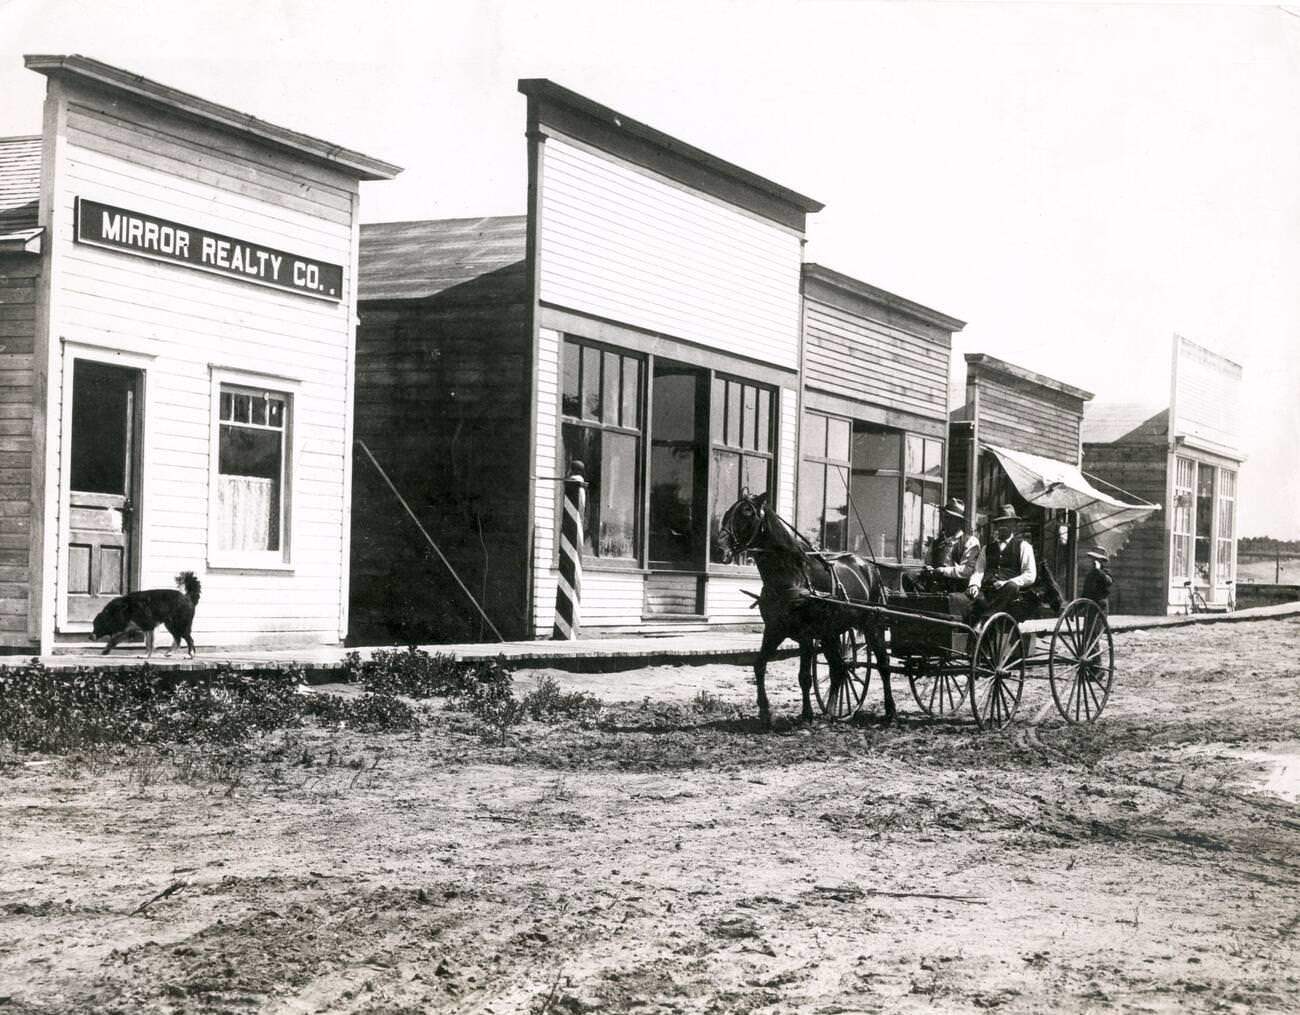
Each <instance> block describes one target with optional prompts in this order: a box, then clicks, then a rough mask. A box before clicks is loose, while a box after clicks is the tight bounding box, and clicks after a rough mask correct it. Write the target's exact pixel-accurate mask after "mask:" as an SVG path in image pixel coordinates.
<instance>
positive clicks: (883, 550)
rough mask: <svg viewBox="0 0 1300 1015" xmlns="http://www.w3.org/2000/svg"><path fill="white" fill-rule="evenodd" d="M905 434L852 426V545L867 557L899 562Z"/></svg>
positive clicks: (864, 425) (850, 514)
mask: <svg viewBox="0 0 1300 1015" xmlns="http://www.w3.org/2000/svg"><path fill="white" fill-rule="evenodd" d="M902 454H903V434H901V433H898V432H896V431H891V430H882V429H880V428H879V427H872V426H868V425H867V424H866V423H854V424H853V455H852V465H853V481H852V494H853V496H852V498H851V500H850V502H849V533H850V535H849V545H848V548H849V549H850V550H852V551H853V552H854V553H860V554H863V555H864V556H866V557H882V558H885V559H886V560H897V559H898V546H899V543H898V540H899V532H898V529H899V522H900V520H901V515H900V513H899V495H900V491H901V490H902V484H903V471H902Z"/></svg>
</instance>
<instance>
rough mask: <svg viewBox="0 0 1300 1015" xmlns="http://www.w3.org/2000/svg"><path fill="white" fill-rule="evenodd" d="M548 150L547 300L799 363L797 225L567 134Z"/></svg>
mask: <svg viewBox="0 0 1300 1015" xmlns="http://www.w3.org/2000/svg"><path fill="white" fill-rule="evenodd" d="M543 153H544V163H545V168H544V172H543V176H542V178H543V181H544V183H543V188H542V194H541V197H540V203H541V219H540V221H541V242H540V248H541V251H540V298H541V299H542V301H544V302H547V303H550V304H554V305H556V306H559V307H563V308H566V309H570V310H576V311H580V312H584V313H589V314H593V315H595V316H597V317H602V318H606V319H608V320H613V321H618V322H620V323H622V324H626V325H630V326H632V327H637V328H644V329H647V330H649V331H653V332H657V333H661V334H665V335H669V336H671V337H674V338H678V339H683V340H685V341H689V342H694V343H697V344H699V345H703V346H706V347H708V348H713V349H720V350H723V351H725V352H729V353H733V354H736V355H740V356H744V357H747V358H752V359H758V360H761V361H763V362H767V363H772V364H775V365H778V366H783V367H790V368H794V367H796V366H797V363H798V341H799V271H800V258H801V250H800V239H799V236H798V235H796V234H795V233H794V232H792V231H790V230H787V229H783V228H780V227H777V226H774V225H772V224H770V223H767V222H765V221H764V220H761V219H758V218H756V217H753V216H750V215H748V214H745V213H743V212H740V211H737V210H735V209H733V208H729V207H727V206H725V205H723V204H722V203H720V202H717V201H714V200H711V199H708V198H705V197H702V196H700V195H698V194H695V193H692V192H689V191H687V190H685V189H683V188H681V187H679V186H677V185H675V184H672V183H669V182H668V181H666V180H664V179H660V178H658V177H655V176H653V175H652V174H650V173H648V172H647V171H644V170H639V169H634V168H632V167H631V166H630V165H628V164H625V163H623V162H621V161H619V160H618V159H616V158H615V157H613V156H610V155H602V154H596V153H594V152H592V151H589V150H587V149H585V148H580V147H578V146H576V145H573V144H569V143H567V142H565V141H563V140H561V139H558V138H551V139H550V140H548V141H547V143H546V144H545V146H544V147H543Z"/></svg>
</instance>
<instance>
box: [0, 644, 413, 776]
mask: <svg viewBox="0 0 1300 1015" xmlns="http://www.w3.org/2000/svg"><path fill="white" fill-rule="evenodd" d="M303 682H304V680H303V672H302V670H301V668H299V667H297V666H287V667H276V668H265V669H257V670H241V671H236V670H235V669H234V668H233V667H231V666H230V665H229V664H228V663H220V664H217V665H216V666H215V667H214V668H213V669H212V670H210V671H205V672H202V673H180V672H177V671H174V670H166V669H156V668H154V667H152V666H150V665H148V664H147V663H146V664H143V665H141V666H139V667H137V668H134V669H129V670H121V669H115V670H102V669H97V668H94V667H88V666H78V667H69V668H66V669H65V668H58V669H50V668H47V667H46V666H44V665H42V664H41V662H40V661H39V660H36V659H33V660H31V662H29V663H27V664H26V665H23V666H17V667H8V668H4V669H0V741H6V742H9V743H11V744H12V745H13V746H14V747H15V748H18V749H20V750H28V751H47V752H50V753H57V754H66V753H70V752H75V751H85V750H88V749H92V748H96V747H112V746H126V747H134V746H140V745H146V744H176V743H185V744H211V745H237V744H242V743H245V742H247V741H248V740H250V739H251V738H253V737H254V736H256V735H258V734H261V733H267V732H270V731H272V730H277V729H286V728H293V727H295V726H298V725H300V724H301V722H302V721H303V719H304V718H306V717H309V716H320V717H322V718H324V721H327V722H335V723H344V724H346V725H349V726H355V727H356V728H358V729H364V730H367V731H382V730H409V729H413V728H415V727H416V726H418V719H417V718H416V716H415V714H414V712H413V710H412V709H411V708H410V706H408V705H406V704H405V703H404V702H401V701H398V700H397V699H396V698H394V697H392V695H386V694H375V695H367V696H365V697H363V698H359V699H355V700H353V701H348V702H344V703H342V704H335V703H331V702H330V701H329V700H328V697H329V696H325V695H314V694H303V693H301V691H300V685H301V684H302V683H303ZM340 700H341V699H340Z"/></svg>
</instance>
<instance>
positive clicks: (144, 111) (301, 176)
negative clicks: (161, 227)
mask: <svg viewBox="0 0 1300 1015" xmlns="http://www.w3.org/2000/svg"><path fill="white" fill-rule="evenodd" d="M67 123H68V126H67V130H68V136H69V140H70V141H71V142H72V143H74V144H76V145H78V146H79V147H82V148H88V149H93V150H97V151H104V152H105V154H108V155H113V156H116V157H118V158H121V159H125V160H127V161H132V162H136V163H138V164H145V165H152V166H153V167H154V168H157V169H159V170H160V171H162V172H165V173H166V174H167V175H169V176H174V177H177V178H181V179H191V180H196V181H198V182H200V183H204V184H205V185H207V186H209V187H211V188H212V189H213V190H217V191H227V192H232V193H246V192H249V191H252V192H253V193H252V196H256V197H257V198H258V199H259V200H260V201H262V202H263V203H266V204H269V205H282V206H285V207H291V206H294V205H295V203H296V202H306V203H307V205H308V206H310V207H307V208H304V209H303V210H309V211H310V210H311V208H312V207H320V208H323V209H324V211H323V212H322V217H323V218H326V219H327V220H328V218H329V211H331V210H332V211H334V212H336V213H338V214H337V215H336V217H335V221H336V222H337V223H338V224H340V225H345V226H346V225H350V222H351V214H350V208H351V197H350V195H351V193H352V192H353V190H354V188H355V186H356V184H355V181H353V180H352V179H351V178H350V177H349V176H348V175H346V174H344V173H342V172H339V171H337V170H334V169H331V168H330V167H328V166H324V165H321V164H320V163H318V162H315V161H312V160H308V159H305V158H301V157H298V156H296V155H295V154H293V153H291V152H288V151H286V150H285V149H282V148H275V149H274V150H272V149H271V148H270V147H269V146H266V145H262V144H259V143H257V142H256V141H254V140H252V139H251V138H240V137H235V136H232V135H231V134H230V133H228V132H226V131H223V130H218V129H216V128H214V127H212V126H209V125H207V124H203V123H201V122H198V121H197V120H190V119H181V118H179V117H168V118H167V119H166V122H163V121H162V120H161V119H160V117H159V116H158V114H157V112H156V111H155V110H153V109H152V108H150V107H149V106H146V105H144V104H143V103H139V102H136V101H133V100H132V99H129V98H126V97H124V96H122V95H121V94H120V93H116V92H115V93H113V94H111V95H109V94H106V93H104V92H100V91H97V90H95V89H91V88H85V87H80V88H78V89H77V90H76V92H75V94H74V95H73V96H71V97H70V101H69V103H68V112H67ZM299 207H300V208H301V207H302V206H299ZM312 213H313V214H315V212H314V211H313V212H312Z"/></svg>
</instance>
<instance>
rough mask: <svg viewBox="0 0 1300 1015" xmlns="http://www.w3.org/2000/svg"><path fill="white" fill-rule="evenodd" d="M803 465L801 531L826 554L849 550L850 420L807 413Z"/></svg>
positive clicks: (805, 415)
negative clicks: (828, 551) (825, 551)
mask: <svg viewBox="0 0 1300 1015" xmlns="http://www.w3.org/2000/svg"><path fill="white" fill-rule="evenodd" d="M803 420H804V429H803V461H802V462H801V463H800V464H799V509H798V512H797V523H798V526H799V531H800V532H802V533H803V535H804V538H806V539H807V540H808V541H809V542H810V543H812V544H813V545H814V546H818V547H821V549H823V550H832V551H835V550H844V549H847V547H848V538H849V536H848V520H849V470H850V467H851V466H850V447H851V443H850V441H851V432H852V431H851V426H852V424H851V423H850V422H849V421H848V420H847V419H840V418H839V417H837V416H823V415H822V414H821V413H816V412H807V413H804V417H803Z"/></svg>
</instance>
